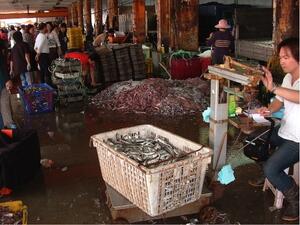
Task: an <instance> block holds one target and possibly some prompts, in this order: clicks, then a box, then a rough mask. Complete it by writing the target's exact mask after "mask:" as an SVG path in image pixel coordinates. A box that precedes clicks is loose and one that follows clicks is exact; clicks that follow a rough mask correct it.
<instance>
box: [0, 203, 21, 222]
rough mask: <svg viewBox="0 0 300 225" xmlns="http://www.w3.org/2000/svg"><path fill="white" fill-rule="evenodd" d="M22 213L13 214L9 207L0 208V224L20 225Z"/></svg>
mask: <svg viewBox="0 0 300 225" xmlns="http://www.w3.org/2000/svg"><path fill="white" fill-rule="evenodd" d="M22 218H23V212H22V211H17V212H13V211H12V210H10V209H9V207H6V206H5V207H4V206H0V223H1V224H22Z"/></svg>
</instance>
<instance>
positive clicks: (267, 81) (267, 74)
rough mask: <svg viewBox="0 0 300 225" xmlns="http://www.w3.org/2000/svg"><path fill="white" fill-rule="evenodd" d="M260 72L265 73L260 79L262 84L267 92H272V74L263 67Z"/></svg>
mask: <svg viewBox="0 0 300 225" xmlns="http://www.w3.org/2000/svg"><path fill="white" fill-rule="evenodd" d="M262 70H263V71H264V72H265V76H264V77H262V78H261V80H262V82H263V84H264V85H265V87H266V88H267V90H268V91H272V90H273V88H274V84H273V77H272V73H271V72H270V71H269V70H268V69H267V68H265V67H262Z"/></svg>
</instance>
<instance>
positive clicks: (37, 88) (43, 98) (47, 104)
mask: <svg viewBox="0 0 300 225" xmlns="http://www.w3.org/2000/svg"><path fill="white" fill-rule="evenodd" d="M28 90H30V91H28ZM19 93H20V96H21V99H22V102H23V106H24V110H25V111H26V113H28V114H39V113H47V112H53V110H54V99H53V93H54V89H53V88H52V87H50V86H49V85H48V84H45V83H42V84H33V85H29V86H26V87H20V88H19Z"/></svg>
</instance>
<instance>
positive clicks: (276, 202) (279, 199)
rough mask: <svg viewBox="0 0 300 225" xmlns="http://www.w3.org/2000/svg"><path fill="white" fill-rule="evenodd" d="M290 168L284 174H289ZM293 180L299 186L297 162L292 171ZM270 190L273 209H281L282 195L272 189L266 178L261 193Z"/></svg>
mask: <svg viewBox="0 0 300 225" xmlns="http://www.w3.org/2000/svg"><path fill="white" fill-rule="evenodd" d="M289 170H290V168H287V169H285V170H284V172H285V173H286V174H288V173H289ZM292 177H293V178H294V180H295V182H296V183H297V184H299V162H298V163H296V164H294V171H293V176H292ZM269 188H270V189H271V191H272V192H273V194H274V196H275V198H274V207H275V208H276V209H281V208H282V205H283V199H284V196H283V193H282V192H281V191H279V190H277V189H276V188H274V187H273V185H272V184H271V183H270V181H269V180H268V179H267V178H266V179H265V183H264V187H263V191H266V190H268V189H269Z"/></svg>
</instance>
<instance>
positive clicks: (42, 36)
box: [34, 23, 51, 84]
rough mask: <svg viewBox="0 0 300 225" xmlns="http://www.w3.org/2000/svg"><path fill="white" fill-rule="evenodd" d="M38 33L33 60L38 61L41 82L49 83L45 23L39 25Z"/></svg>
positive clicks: (48, 59)
mask: <svg viewBox="0 0 300 225" xmlns="http://www.w3.org/2000/svg"><path fill="white" fill-rule="evenodd" d="M39 31H40V32H39V34H38V36H37V37H36V40H35V45H34V50H35V51H36V57H35V60H36V61H37V62H38V65H39V67H40V72H41V82H42V83H45V82H47V83H48V84H51V77H50V72H49V70H48V67H49V66H50V58H49V53H50V51H49V45H48V40H47V36H46V34H47V27H46V24H45V23H41V24H40V25H39Z"/></svg>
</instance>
